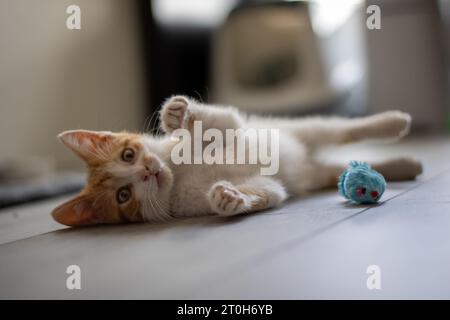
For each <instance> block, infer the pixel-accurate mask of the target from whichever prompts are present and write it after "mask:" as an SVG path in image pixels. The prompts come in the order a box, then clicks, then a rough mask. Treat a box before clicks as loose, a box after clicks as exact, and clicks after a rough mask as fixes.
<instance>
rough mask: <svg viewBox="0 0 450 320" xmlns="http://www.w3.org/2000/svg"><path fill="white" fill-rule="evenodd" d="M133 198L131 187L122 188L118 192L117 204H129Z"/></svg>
mask: <svg viewBox="0 0 450 320" xmlns="http://www.w3.org/2000/svg"><path fill="white" fill-rule="evenodd" d="M130 197H131V190H130V188H129V187H122V188H120V189H119V190H117V195H116V198H117V202H118V203H124V202H127V201H128V200H129V199H130Z"/></svg>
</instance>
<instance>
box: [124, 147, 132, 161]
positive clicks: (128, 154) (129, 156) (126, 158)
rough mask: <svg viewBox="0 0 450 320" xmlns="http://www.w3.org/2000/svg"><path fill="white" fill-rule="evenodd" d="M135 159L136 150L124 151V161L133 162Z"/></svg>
mask: <svg viewBox="0 0 450 320" xmlns="http://www.w3.org/2000/svg"><path fill="white" fill-rule="evenodd" d="M133 159H134V150H133V149H130V148H126V149H124V150H123V151H122V160H123V161H125V162H131V161H133Z"/></svg>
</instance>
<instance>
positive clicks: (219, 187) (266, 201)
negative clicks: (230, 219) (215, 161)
mask: <svg viewBox="0 0 450 320" xmlns="http://www.w3.org/2000/svg"><path fill="white" fill-rule="evenodd" d="M208 198H209V202H210V205H211V210H212V211H213V212H214V213H217V214H218V215H220V216H233V215H237V214H242V213H251V212H256V211H261V210H264V209H267V208H271V207H275V206H277V205H279V204H280V203H282V202H283V201H284V200H285V199H286V198H287V194H286V191H285V190H284V187H283V186H282V185H281V184H280V183H279V182H278V181H276V180H274V179H271V178H268V177H260V176H256V177H253V178H250V179H248V180H247V181H245V182H244V183H243V184H239V185H236V186H235V185H233V184H232V183H230V182H228V181H219V182H217V183H215V184H214V185H213V186H212V187H211V189H210V191H209V192H208Z"/></svg>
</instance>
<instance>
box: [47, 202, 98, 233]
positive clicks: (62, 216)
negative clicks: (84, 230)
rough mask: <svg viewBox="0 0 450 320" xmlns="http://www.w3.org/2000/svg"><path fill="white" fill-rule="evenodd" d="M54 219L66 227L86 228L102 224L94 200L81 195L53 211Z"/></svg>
mask: <svg viewBox="0 0 450 320" xmlns="http://www.w3.org/2000/svg"><path fill="white" fill-rule="evenodd" d="M52 216H53V219H55V220H56V221H57V222H59V223H61V224H65V225H66V226H71V227H76V226H86V225H90V224H97V223H99V222H100V220H99V219H98V216H97V214H96V211H95V208H94V206H93V200H92V199H91V198H90V197H88V196H85V195H79V196H77V197H75V198H73V199H72V200H69V201H67V202H65V203H63V204H61V205H60V206H58V207H56V208H55V209H54V210H53V211H52Z"/></svg>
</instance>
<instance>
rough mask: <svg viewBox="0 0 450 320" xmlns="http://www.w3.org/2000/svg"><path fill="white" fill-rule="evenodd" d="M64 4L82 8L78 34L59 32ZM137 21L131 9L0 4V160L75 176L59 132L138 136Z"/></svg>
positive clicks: (100, 3) (16, 1) (107, 4)
mask: <svg viewBox="0 0 450 320" xmlns="http://www.w3.org/2000/svg"><path fill="white" fill-rule="evenodd" d="M71 4H76V5H79V6H80V8H81V30H68V29H67V28H66V19H67V17H68V16H69V15H68V14H67V13H66V8H67V7H68V6H69V5H71ZM138 18H139V12H138V7H137V5H136V1H123V0H95V1H92V0H76V1H75V0H74V1H65V0H39V1H30V0H1V1H0V46H1V50H0V146H1V152H0V158H5V157H23V156H43V157H48V158H49V159H50V160H52V159H55V160H56V164H57V166H58V167H59V168H77V167H80V166H81V162H80V161H79V160H78V159H77V158H76V157H75V156H74V155H73V154H71V153H70V152H68V150H66V149H65V148H64V147H63V146H62V145H61V144H60V143H58V141H57V139H56V135H57V134H58V133H59V132H61V131H63V130H67V129H78V128H83V129H93V130H121V129H128V130H134V129H138V130H139V129H141V128H142V125H143V123H144V119H143V114H144V111H145V109H144V105H145V101H144V100H145V99H144V97H145V95H144V94H143V91H144V90H143V88H144V85H143V78H144V75H143V72H144V68H143V66H142V60H143V59H142V58H143V57H142V53H141V33H140V29H139V23H140V21H139V19H138Z"/></svg>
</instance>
